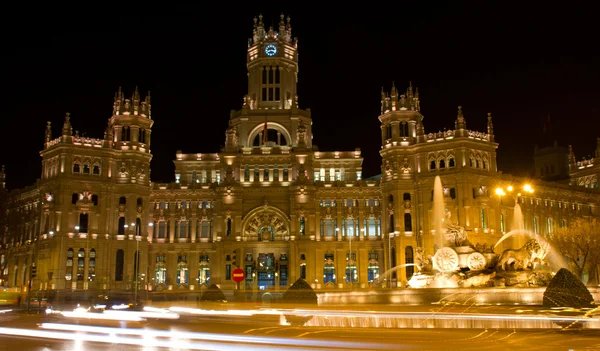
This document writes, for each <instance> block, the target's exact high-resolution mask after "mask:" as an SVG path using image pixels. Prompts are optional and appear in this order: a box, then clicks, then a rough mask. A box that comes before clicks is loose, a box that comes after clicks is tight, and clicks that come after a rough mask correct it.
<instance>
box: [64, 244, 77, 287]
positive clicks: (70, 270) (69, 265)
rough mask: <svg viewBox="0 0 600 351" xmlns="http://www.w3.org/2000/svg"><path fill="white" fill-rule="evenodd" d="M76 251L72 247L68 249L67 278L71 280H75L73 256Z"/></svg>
mask: <svg viewBox="0 0 600 351" xmlns="http://www.w3.org/2000/svg"><path fill="white" fill-rule="evenodd" d="M74 254H75V252H74V251H73V249H72V248H69V250H67V271H66V272H65V280H67V281H71V280H73V256H74Z"/></svg>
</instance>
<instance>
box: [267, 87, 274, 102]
mask: <svg viewBox="0 0 600 351" xmlns="http://www.w3.org/2000/svg"><path fill="white" fill-rule="evenodd" d="M268 100H269V101H273V88H269V99H268Z"/></svg>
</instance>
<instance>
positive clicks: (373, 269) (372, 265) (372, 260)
mask: <svg viewBox="0 0 600 351" xmlns="http://www.w3.org/2000/svg"><path fill="white" fill-rule="evenodd" d="M377 279H379V261H378V255H377V254H376V253H370V254H369V265H368V266H367V280H368V281H369V283H373V282H374V281H375V280H377Z"/></svg>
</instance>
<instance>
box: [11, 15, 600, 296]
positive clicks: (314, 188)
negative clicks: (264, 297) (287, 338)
mask: <svg viewBox="0 0 600 351" xmlns="http://www.w3.org/2000/svg"><path fill="white" fill-rule="evenodd" d="M247 67H248V93H247V95H245V96H244V98H243V106H242V108H241V109H240V110H238V111H232V112H231V114H230V117H229V127H228V128H227V130H226V131H225V135H224V137H225V146H224V148H223V149H222V150H221V152H219V153H213V154H208V153H194V154H183V153H181V152H177V154H176V157H175V161H174V163H175V182H173V183H155V182H151V181H150V160H151V158H152V155H151V153H150V146H151V143H150V136H151V130H152V128H153V120H152V119H151V104H150V96H149V95H148V96H147V97H146V98H145V99H143V100H142V98H141V97H140V95H139V93H138V92H137V90H136V91H135V92H134V93H133V96H132V97H131V98H129V99H127V98H125V96H124V94H123V93H122V92H121V91H120V90H119V92H118V93H117V94H116V96H115V100H114V105H113V111H112V117H111V118H110V119H109V120H108V124H107V128H106V131H105V134H104V139H90V138H86V137H83V136H80V135H79V134H78V133H77V132H75V133H73V128H72V126H71V119H70V116H69V115H68V114H67V116H66V118H65V121H64V125H63V128H62V133H61V135H60V136H58V137H57V138H53V137H52V135H51V134H52V133H51V128H50V122H48V126H47V131H46V138H45V147H44V149H43V150H42V151H41V152H40V155H41V157H42V175H41V179H39V180H38V181H37V183H36V184H35V185H33V186H31V187H28V188H25V189H21V190H16V191H13V192H11V193H10V194H5V195H7V196H8V200H7V201H8V207H9V212H8V217H7V223H6V225H5V232H4V233H3V235H2V236H1V238H2V243H1V244H2V248H1V249H0V254H1V255H2V262H1V269H2V270H1V272H2V276H1V279H2V285H4V286H7V287H17V288H21V290H22V291H25V290H24V288H25V287H26V286H27V282H28V279H29V276H30V273H31V264H32V262H36V277H35V278H34V280H33V284H32V286H33V289H34V290H37V289H39V288H40V287H41V288H42V289H52V290H55V289H67V290H72V289H75V290H85V289H98V290H103V289H108V290H112V291H123V290H129V291H131V290H132V286H133V282H134V280H135V278H134V277H135V275H136V274H135V272H136V271H137V272H138V273H139V279H138V280H139V285H138V287H139V289H141V290H144V289H146V288H149V289H150V290H151V291H160V290H174V291H182V292H184V291H193V290H198V289H199V288H201V287H202V286H206V285H207V284H210V283H216V284H219V285H220V286H221V288H223V289H226V290H232V289H235V288H236V284H235V283H234V282H233V280H231V276H232V270H233V269H234V268H235V267H240V268H242V269H244V271H245V272H246V274H247V278H246V281H245V282H243V283H242V284H240V287H239V288H240V289H242V290H248V289H256V288H259V289H267V290H269V289H280V288H284V287H286V286H289V285H290V284H291V283H293V282H294V281H295V280H296V279H298V278H304V279H306V280H307V281H308V282H309V283H310V284H312V285H313V286H314V287H315V288H318V289H344V288H350V287H352V288H368V287H370V286H371V285H373V284H375V282H376V280H377V278H378V277H379V276H380V275H383V273H384V272H385V271H387V270H388V269H389V268H390V267H393V266H396V265H399V264H402V263H413V262H414V259H415V254H416V253H415V250H416V248H417V247H423V248H424V249H425V251H426V252H427V253H429V254H433V253H434V246H435V243H436V233H435V232H434V231H433V226H432V218H431V213H432V198H433V195H432V194H433V190H432V189H433V183H434V178H435V176H436V175H440V176H441V178H442V182H443V186H444V196H445V200H446V201H445V202H446V212H447V214H446V216H447V220H448V221H450V222H453V223H457V224H459V225H461V226H464V227H465V228H466V230H467V232H468V234H469V239H470V241H471V242H472V243H473V244H475V243H480V244H483V243H485V244H487V245H488V246H490V245H493V244H494V243H495V242H496V241H497V240H498V239H499V238H500V237H501V236H502V234H503V233H506V232H507V231H509V230H511V224H510V223H511V220H512V211H513V207H514V201H515V200H514V198H512V197H510V196H508V195H507V196H502V197H500V196H498V195H496V194H495V192H494V190H495V189H496V188H497V187H498V186H502V187H506V186H507V185H509V184H512V185H514V186H515V187H518V186H522V185H523V184H525V183H526V182H527V181H528V180H527V179H520V178H515V177H511V176H507V175H503V174H501V172H499V171H498V169H497V166H496V149H497V147H498V144H497V143H496V142H495V141H494V130H493V125H492V117H491V115H490V114H488V116H487V131H486V132H477V131H472V130H469V129H467V120H466V118H465V116H464V115H463V112H462V110H461V108H460V107H459V108H458V113H457V117H456V120H455V122H454V127H453V128H452V129H448V130H444V131H439V132H426V131H425V127H424V124H423V121H424V118H423V115H422V114H421V112H420V110H421V101H420V98H419V93H418V90H415V89H413V87H412V85H411V86H409V88H408V89H407V90H406V92H399V91H398V90H397V89H396V87H394V86H392V87H391V91H390V92H389V93H388V92H382V97H381V115H380V116H379V120H380V122H381V151H380V155H381V158H382V164H381V176H378V177H375V178H373V179H364V178H363V175H362V168H361V165H362V160H363V158H362V157H363V155H362V154H361V151H360V149H355V150H351V151H319V150H318V148H317V147H316V146H314V145H313V144H312V119H311V112H310V110H309V109H301V108H300V107H299V105H298V96H297V93H296V91H297V90H296V84H297V79H298V46H297V41H296V40H295V39H294V38H292V36H291V26H290V22H289V19H285V18H284V17H283V16H282V18H281V22H280V24H279V26H278V28H277V30H274V29H269V30H266V29H265V27H264V24H263V21H262V18H261V17H259V18H258V19H256V20H255V26H254V34H253V38H252V39H251V40H250V41H249V47H248V56H247ZM373 118H375V117H373ZM481 118H486V116H482V117H481ZM588 162H590V163H591V164H593V163H594V162H595V163H596V165H597V164H599V163H600V159H599V155H598V153H597V154H596V158H595V159H594V160H589V161H588ZM585 166H586V167H587V164H586V165H585ZM571 169H572V171H571V176H572V177H573V178H572V179H573V181H575V182H580V180H579V179H581V178H582V177H588V176H589V175H588V173H585V174H584V173H581V172H584V171H585V172H588V168H584V169H583V170H579V168H577V169H575V168H571ZM589 169H595V170H596V171H595V176H596V177H597V173H598V172H597V166H596V168H589ZM590 174H591V173H590ZM5 175H6V174H5V173H4V171H3V172H2V174H1V176H2V182H4V178H5ZM596 179H597V178H596ZM531 184H532V185H533V187H534V188H535V192H534V193H533V194H526V196H522V197H520V200H519V201H521V206H522V207H523V211H524V214H525V226H526V228H527V229H531V230H534V231H536V232H537V233H540V234H543V233H548V232H552V230H553V228H555V227H556V226H559V225H565V224H566V223H567V221H568V220H570V219H571V218H573V217H577V216H589V215H593V216H598V204H599V203H600V200H599V198H600V196H599V193H598V191H597V190H590V189H584V188H579V187H576V186H569V185H568V184H558V183H549V182H543V181H534V182H532V183H531ZM574 185H575V184H574ZM437 235H439V233H437ZM136 250H138V251H139V252H140V255H139V264H137V265H136V264H135V261H136V260H135V258H134V257H135V252H136ZM390 258H391V259H390ZM412 272H413V267H406V268H402V269H400V270H398V271H397V275H396V274H394V275H389V276H386V277H385V281H384V285H387V286H389V285H395V282H396V281H397V282H398V283H401V284H402V285H403V286H404V283H405V282H406V280H407V275H408V276H410V274H412ZM389 278H393V280H394V283H393V284H389V280H390V279H389Z"/></svg>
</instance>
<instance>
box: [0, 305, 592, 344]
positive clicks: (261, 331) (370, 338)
mask: <svg viewBox="0 0 600 351" xmlns="http://www.w3.org/2000/svg"><path fill="white" fill-rule="evenodd" d="M44 323H45V324H44ZM42 325H44V326H46V327H47V328H42V327H41V326H42ZM94 327H109V328H119V329H114V330H113V331H111V329H108V331H105V329H100V331H96V330H95V329H93V328H94ZM122 327H126V329H123V328H122ZM3 328H11V329H10V330H21V331H23V333H22V336H18V337H17V336H7V335H6V333H3V334H0V351H4V350H19V351H26V350H27V351H28V350H35V351H54V350H61V351H63V350H64V351H67V350H69V351H71V350H85V351H88V350H89V351H92V350H115V351H116V350H118V351H124V350H144V351H150V350H156V351H159V350H160V351H162V350H186V349H195V350H249V351H251V350H282V351H283V350H444V351H448V350H461V351H463V350H464V351H466V350H478V351H484V350H518V351H526V350H536V351H539V350H565V351H567V350H600V330H587V329H582V330H576V329H572V330H561V329H451V328H444V329H430V328H427V329H418V328H412V329H391V328H328V327H293V326H286V325H281V323H280V320H279V318H277V317H275V316H224V315H222V316H199V317H198V316H183V317H182V318H180V319H177V320H152V321H142V322H135V321H134V322H127V323H126V324H125V323H123V322H120V321H90V320H78V319H70V318H56V317H47V316H45V315H24V314H16V313H13V314H4V315H3V316H2V318H0V329H1V330H0V332H2V330H6V329H3ZM56 328H58V329H56ZM61 328H62V329H61ZM174 331H176V332H177V334H176V335H173V334H172V333H173V332H174ZM36 333H49V334H48V335H47V336H49V337H55V338H58V339H52V338H48V337H43V336H42V337H40V336H39V335H36ZM120 333H125V334H126V333H130V334H129V335H125V334H123V335H121V334H120ZM160 333H163V334H160ZM168 333H170V334H168ZM185 333H194V334H185ZM117 334H118V335H117ZM59 337H60V338H59ZM120 337H123V338H122V339H117V338H120ZM90 340H92V341H90ZM144 340H145V341H147V342H145V345H146V346H140V345H139V344H140V341H142V344H144ZM161 342H163V343H164V345H161V344H160V343H161ZM134 344H136V345H134ZM161 346H164V347H161Z"/></svg>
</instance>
